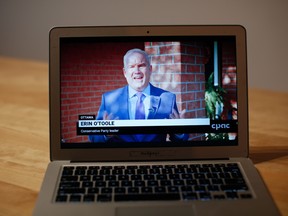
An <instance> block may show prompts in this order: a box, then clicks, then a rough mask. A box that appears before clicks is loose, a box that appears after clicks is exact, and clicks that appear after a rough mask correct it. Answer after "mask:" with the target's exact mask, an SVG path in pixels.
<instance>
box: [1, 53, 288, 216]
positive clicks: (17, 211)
mask: <svg viewBox="0 0 288 216" xmlns="http://www.w3.org/2000/svg"><path fill="white" fill-rule="evenodd" d="M249 111H250V141H251V142H250V143H251V150H250V156H251V158H252V160H253V161H254V163H255V164H256V166H257V168H258V169H259V171H260V173H261V175H262V176H263V178H264V181H265V182H266V184H267V186H268V188H269V190H270V191H271V194H272V196H273V198H274V199H275V202H276V204H277V206H278V207H279V209H280V211H281V213H282V214H283V215H287V216H288V186H287V183H288V126H287V125H288V114H287V113H288V93H281V92H280V93H279V92H271V91H266V90H257V89H250V92H249ZM48 117H49V116H48V65H47V63H42V62H34V61H24V60H18V59H11V58H5V57H0V216H2V215H3V216H10V215H17V216H18V215H31V213H32V211H33V208H34V204H35V200H36V198H37V194H38V192H39V189H40V186H41V183H42V180H43V177H44V172H45V169H46V166H47V164H48V162H49V127H48Z"/></svg>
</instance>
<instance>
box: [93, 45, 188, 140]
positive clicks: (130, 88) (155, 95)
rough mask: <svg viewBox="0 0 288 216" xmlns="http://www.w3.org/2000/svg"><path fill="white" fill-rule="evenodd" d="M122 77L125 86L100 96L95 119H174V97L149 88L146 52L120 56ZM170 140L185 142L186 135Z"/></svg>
mask: <svg viewBox="0 0 288 216" xmlns="http://www.w3.org/2000/svg"><path fill="white" fill-rule="evenodd" d="M123 61H124V68H123V72H124V76H125V78H126V80H127V83H128V85H126V86H124V87H122V88H119V89H116V90H113V91H110V92H106V93H105V94H103V95H102V101H101V105H100V108H99V111H98V115H97V120H118V119H121V120H122V119H132V120H134V119H175V118H183V117H184V113H185V111H183V112H182V113H179V112H178V109H177V105H176V96H175V94H173V93H171V92H168V91H165V90H163V89H160V88H157V87H155V86H153V85H152V84H151V83H150V82H149V81H150V76H151V73H152V66H151V64H150V60H149V57H148V55H147V53H146V52H144V51H143V50H140V49H132V50H129V51H128V52H127V53H126V54H125V56H124V59H123ZM166 137H167V134H133V135H90V136H89V140H90V141H91V142H110V141H111V142H112V141H113V142H117V141H125V142H151V141H154V142H155V141H157V142H163V141H166ZM169 139H170V140H171V141H175V140H187V139H188V135H187V134H169Z"/></svg>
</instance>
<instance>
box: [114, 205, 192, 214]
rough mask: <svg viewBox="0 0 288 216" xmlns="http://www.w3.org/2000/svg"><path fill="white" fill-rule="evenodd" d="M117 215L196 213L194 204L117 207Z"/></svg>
mask: <svg viewBox="0 0 288 216" xmlns="http://www.w3.org/2000/svg"><path fill="white" fill-rule="evenodd" d="M116 215H117V216H130V215H133V216H135V215H137V216H162V215H163V216H175V215H176V216H186V215H191V216H192V215H195V214H194V210H193V205H179V206H168V205H167V206H166V205H164V206H127V207H118V208H116Z"/></svg>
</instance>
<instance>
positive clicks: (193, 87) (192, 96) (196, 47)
mask: <svg viewBox="0 0 288 216" xmlns="http://www.w3.org/2000/svg"><path fill="white" fill-rule="evenodd" d="M145 50H146V52H147V53H148V54H149V55H150V56H151V62H152V66H153V75H152V78H151V82H152V83H153V84H154V85H156V86H158V87H160V88H163V89H166V90H168V91H171V92H173V93H175V94H176V97H177V105H178V109H179V111H180V112H181V111H183V110H184V109H185V110H186V114H185V118H203V117H205V116H206V111H205V100H204V95H205V70H204V69H205V65H204V64H205V61H206V54H205V46H203V44H202V43H199V42H198V43H197V42H159V43H155V42H146V43H145ZM202 137H203V134H201V135H199V134H193V135H192V134H191V135H190V139H201V138H202Z"/></svg>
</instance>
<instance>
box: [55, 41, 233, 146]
mask: <svg viewBox="0 0 288 216" xmlns="http://www.w3.org/2000/svg"><path fill="white" fill-rule="evenodd" d="M236 84H237V65H236V39H235V37H233V36H215V37H211V36H209V37H208V36H203V37H199V36H198V37H195V36H193V37H192V36H191V37H183V36H181V37H180V36H179V37H149V38H147V37H145V38H144V37H133V38H128V39H127V37H123V38H120V37H117V38H116V37H115V38H113V37H111V38H107V37H106V38H104V37H103V38H101V37H95V38H61V39H60V85H61V103H60V104H61V146H62V147H63V148H74V147H85V148H89V147H114V146H116V147H131V146H133V147H137V146H139V147H143V146H205V145H207V146H213V145H215V146H216V145H218V146H219V145H237V131H238V126H237V125H238V122H237V88H236V87H237V86H236Z"/></svg>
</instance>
